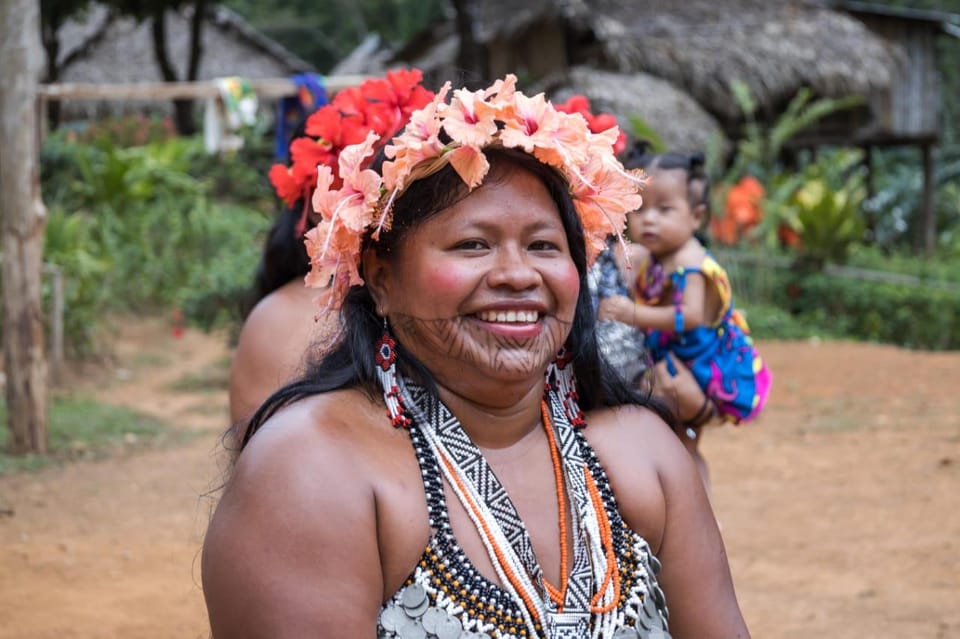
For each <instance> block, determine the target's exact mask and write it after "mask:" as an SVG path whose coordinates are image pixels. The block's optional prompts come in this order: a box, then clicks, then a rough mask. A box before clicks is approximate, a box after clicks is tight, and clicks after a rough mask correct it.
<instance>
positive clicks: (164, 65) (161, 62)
mask: <svg viewBox="0 0 960 639" xmlns="http://www.w3.org/2000/svg"><path fill="white" fill-rule="evenodd" d="M165 14H166V9H164V8H163V7H159V8H157V10H156V13H155V14H154V15H153V18H152V19H151V25H150V26H151V30H150V31H151V34H152V36H153V54H154V56H155V57H156V59H157V66H158V67H160V75H162V76H163V80H164V81H165V82H178V81H179V80H180V78H178V77H177V71H176V69H174V68H173V64H172V63H171V62H170V56H169V55H168V54H167V27H166V23H165V22H164V20H165V17H166V16H165ZM173 110H174V114H173V120H174V122H175V123H176V126H177V133H179V134H180V135H193V134H194V133H196V132H197V127H196V124H194V121H193V100H174V101H173Z"/></svg>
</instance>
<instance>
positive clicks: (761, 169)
mask: <svg viewBox="0 0 960 639" xmlns="http://www.w3.org/2000/svg"><path fill="white" fill-rule="evenodd" d="M730 91H731V94H732V95H733V98H734V100H736V102H737V106H738V107H739V108H740V111H741V112H742V113H743V116H744V118H745V120H746V123H745V125H744V133H745V135H744V137H743V138H741V139H740V140H739V141H738V142H737V144H736V156H735V158H734V163H733V165H732V166H731V167H730V169H729V170H728V171H727V174H726V176H725V178H724V180H723V181H724V182H727V183H732V182H735V181H737V180H739V179H740V178H742V177H743V176H744V175H746V174H750V175H752V176H754V177H755V178H757V179H758V180H760V181H761V182H763V183H764V184H766V183H767V181H768V179H769V178H770V177H771V176H772V175H773V174H774V173H776V172H777V171H778V170H779V168H780V155H781V152H782V151H783V148H784V145H785V144H786V143H787V142H789V141H790V140H791V139H792V138H794V137H795V136H796V135H797V134H798V133H800V132H801V131H803V130H804V129H807V128H809V127H810V126H812V125H814V124H816V123H817V122H819V121H820V120H822V119H823V118H825V117H826V116H828V115H830V114H831V113H835V112H837V111H842V110H844V109H849V108H851V107H854V106H856V105H858V104H861V103H862V102H863V99H862V98H861V97H859V96H847V97H844V98H816V99H815V97H814V93H813V91H812V90H811V89H809V88H807V87H803V88H801V89H800V90H799V91H797V94H796V95H795V96H794V97H793V99H792V100H790V103H789V104H788V105H787V108H786V110H785V111H784V112H783V114H782V115H780V116H779V117H778V118H777V119H776V121H774V122H773V124H771V125H769V126H764V125H763V124H762V123H760V122H759V121H758V120H757V118H756V113H757V108H758V105H757V102H756V100H755V99H754V97H753V93H752V92H751V91H750V86H749V85H748V84H747V83H746V82H744V81H742V80H733V81H732V82H731V83H730Z"/></svg>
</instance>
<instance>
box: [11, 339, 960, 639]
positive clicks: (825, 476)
mask: <svg viewBox="0 0 960 639" xmlns="http://www.w3.org/2000/svg"><path fill="white" fill-rule="evenodd" d="M760 348H761V351H762V352H763V353H764V355H765V357H766V359H767V360H768V362H769V363H770V366H771V368H772V369H773V371H774V374H775V376H776V379H775V387H774V394H773V396H772V399H771V402H770V404H769V408H768V410H767V412H766V414H765V416H764V418H763V420H762V422H760V423H758V424H756V425H754V426H749V427H746V428H742V429H734V428H732V427H725V428H723V429H719V430H717V431H715V432H710V433H708V434H707V436H706V439H705V451H706V454H707V457H708V461H709V462H710V464H711V469H712V471H713V477H714V503H715V506H716V510H717V513H718V517H719V518H720V520H721V522H722V524H723V527H724V537H725V539H726V543H727V549H728V552H729V555H730V557H731V568H732V571H733V574H734V580H735V582H736V584H737V589H738V594H739V596H740V601H741V605H742V607H743V609H744V613H745V615H746V617H747V620H748V622H749V624H750V627H751V630H752V633H753V636H754V637H756V638H758V639H766V638H773V639H794V638H796V639H800V638H801V637H804V638H806V637H811V636H820V637H831V638H836V639H845V638H849V639H853V638H857V639H862V638H865V637H902V638H913V637H917V638H927V637H931V638H948V637H956V638H960V606H958V605H957V602H958V601H960V509H958V508H957V505H958V502H957V496H956V495H957V488H958V487H960V353H951V354H932V353H913V352H908V351H903V350H899V349H894V348H890V347H881V346H871V345H858V344H832V343H825V344H819V345H817V344H811V343H769V342H768V343H761V344H760ZM117 353H118V357H119V361H120V365H121V366H122V367H123V368H124V369H125V370H126V371H128V373H127V374H126V377H127V378H126V379H122V380H116V381H114V382H113V383H111V384H108V385H106V386H104V387H102V388H100V389H99V390H98V391H97V395H98V396H99V397H101V398H103V399H105V400H108V401H114V402H118V403H122V404H124V405H128V406H133V407H137V408H139V409H141V410H145V411H148V412H153V413H155V414H158V415H161V416H164V417H165V418H168V419H170V418H172V420H173V421H174V422H175V423H176V427H177V428H181V429H187V430H190V431H193V432H195V433H196V437H194V438H192V439H191V440H190V441H189V443H187V444H183V445H180V446H177V447H173V448H159V449H150V450H146V451H139V452H135V453H132V454H122V455H119V456H115V457H112V458H110V459H108V460H105V461H101V462H82V463H75V464H71V465H68V466H66V467H64V468H60V469H52V470H47V471H43V472H40V473H35V474H23V475H17V476H12V477H5V478H0V499H3V500H5V501H6V502H8V503H9V504H11V505H12V506H13V507H14V508H15V510H16V514H15V515H14V516H12V517H4V518H0V638H2V639H6V638H10V639H13V638H17V639H53V638H57V639H67V638H72V637H82V638H84V639H87V638H112V637H118V638H119V637H123V638H124V639H161V638H168V637H169V638H174V637H175V638H177V639H183V638H188V639H190V638H195V637H196V638H199V637H205V636H207V633H206V627H205V618H204V609H203V599H202V594H201V592H200V589H199V586H198V583H199V567H198V552H199V548H200V543H201V538H202V533H203V529H204V524H205V522H206V520H207V517H208V511H209V500H206V499H204V498H203V497H202V496H201V495H202V494H203V493H204V492H205V491H207V490H209V489H210V488H211V487H213V486H214V485H216V482H217V479H218V477H219V475H220V472H221V469H222V457H221V456H219V455H218V452H217V450H218V446H217V445H218V433H219V432H220V430H221V429H222V427H223V426H224V422H225V415H226V412H225V411H226V402H225V396H224V393H223V392H222V391H211V390H206V391H202V392H190V391H186V390H178V389H180V388H182V387H183V386H185V384H183V383H182V382H183V380H185V379H188V378H189V379H193V380H199V381H202V380H209V379H210V378H211V377H213V378H216V377H217V375H220V376H222V374H223V370H224V362H225V358H226V357H227V356H228V352H227V350H226V348H225V346H224V343H223V340H221V339H219V338H216V337H209V336H204V335H200V334H197V333H194V332H191V331H188V332H187V334H186V336H185V337H184V338H182V339H179V340H175V339H173V338H172V337H170V335H169V330H168V329H167V327H165V326H164V325H163V323H161V322H146V323H142V324H138V325H135V326H128V327H127V328H126V329H125V330H124V331H123V332H122V334H121V336H120V341H119V343H118V346H117ZM177 382H181V383H177Z"/></svg>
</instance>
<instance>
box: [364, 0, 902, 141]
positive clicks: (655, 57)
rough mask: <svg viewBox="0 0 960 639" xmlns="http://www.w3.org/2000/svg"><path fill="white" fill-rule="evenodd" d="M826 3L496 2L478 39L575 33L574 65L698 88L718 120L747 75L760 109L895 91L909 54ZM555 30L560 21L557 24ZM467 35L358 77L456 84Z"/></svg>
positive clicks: (495, 42)
mask: <svg viewBox="0 0 960 639" xmlns="http://www.w3.org/2000/svg"><path fill="white" fill-rule="evenodd" d="M825 1H826V0H820V1H817V0H682V1H680V0H677V1H668V0H643V1H640V0H555V1H553V2H551V1H549V0H531V1H530V2H524V3H518V2H516V0H484V1H483V2H480V3H477V4H476V8H477V11H476V15H474V16H473V18H474V20H473V26H472V28H473V32H474V37H475V38H476V40H477V41H478V42H480V43H481V44H485V45H487V46H488V47H491V48H494V49H498V48H500V49H502V48H503V47H509V46H515V45H514V44H513V41H514V40H522V39H526V38H528V37H530V36H531V35H532V34H536V33H538V32H539V31H542V30H544V29H550V28H560V29H563V30H564V33H565V41H566V42H567V45H566V46H567V50H566V56H565V59H558V60H557V61H556V66H557V68H556V69H555V71H561V70H562V69H563V68H565V67H566V66H568V65H574V64H575V65H586V66H591V67H594V68H597V69H604V70H609V71H616V72H620V73H627V74H634V73H638V72H646V73H649V74H651V75H653V76H657V77H660V78H663V79H665V80H668V81H669V82H671V83H672V84H673V85H674V87H676V88H677V89H680V90H683V91H686V92H688V93H690V95H692V96H693V97H694V98H695V99H696V101H697V102H699V103H700V104H701V105H703V106H704V107H705V108H706V109H707V110H708V111H709V112H710V113H712V114H713V115H714V116H716V117H718V118H720V119H721V120H724V121H728V122H735V121H736V120H738V119H739V117H740V115H741V114H740V112H739V109H738V107H737V104H736V102H735V101H734V99H733V97H732V94H731V91H730V84H731V82H732V81H733V80H735V79H739V80H742V81H744V82H746V83H747V85H748V86H749V87H750V89H751V90H752V93H753V95H754V98H755V99H756V101H757V104H758V106H759V108H760V109H761V110H762V111H763V112H765V113H767V114H774V113H777V112H778V111H779V110H780V109H781V107H782V106H783V104H784V103H785V102H786V101H787V100H789V99H790V98H791V97H792V96H793V95H794V94H795V93H796V91H797V90H798V89H800V88H801V87H804V86H806V87H811V88H812V89H813V90H814V91H815V92H816V93H818V94H819V95H822V96H825V97H841V96H846V95H850V94H860V95H865V96H866V95H871V94H876V93H878V92H880V93H882V92H886V91H889V89H890V87H891V83H892V78H893V74H892V71H893V69H895V68H896V67H897V65H898V64H902V62H903V58H904V54H903V52H902V50H901V49H900V47H898V46H897V45H896V44H894V43H891V42H889V41H887V40H884V39H883V38H882V37H880V36H878V35H876V34H875V33H873V32H872V31H871V30H870V29H868V28H867V26H866V25H864V24H863V22H861V21H859V20H858V19H856V18H855V17H853V16H851V15H850V14H848V13H845V12H843V11H838V10H835V9H831V8H830V7H828V6H826V5H825V4H824V3H825ZM555 25H557V26H556V27H555ZM458 46H459V39H458V37H457V35H456V33H455V31H454V29H453V25H452V21H449V20H448V21H447V22H446V23H445V24H442V25H433V26H432V27H431V28H430V29H429V30H428V31H427V32H425V33H424V34H422V36H421V37H419V38H416V39H414V41H412V42H410V43H408V44H407V45H406V46H405V47H403V48H402V49H400V50H399V51H397V52H395V54H394V55H393V57H392V58H388V59H387V60H386V61H384V60H383V58H380V59H376V60H373V59H371V63H372V64H374V65H376V66H377V67H379V68H372V67H366V68H364V67H363V63H362V61H358V60H352V63H353V67H352V69H353V70H356V69H362V70H363V71H365V72H377V71H380V70H382V68H383V67H384V66H390V65H398V64H413V65H416V66H418V67H420V68H422V69H423V70H424V72H425V74H427V76H428V77H435V76H443V77H444V79H452V76H451V74H453V73H455V72H456V69H455V67H454V66H453V65H454V60H455V59H456V51H457V47H458Z"/></svg>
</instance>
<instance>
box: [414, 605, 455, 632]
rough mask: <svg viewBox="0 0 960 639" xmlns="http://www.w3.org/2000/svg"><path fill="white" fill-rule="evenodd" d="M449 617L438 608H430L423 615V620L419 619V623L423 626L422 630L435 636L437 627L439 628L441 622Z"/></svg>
mask: <svg viewBox="0 0 960 639" xmlns="http://www.w3.org/2000/svg"><path fill="white" fill-rule="evenodd" d="M449 616H450V615H448V614H447V613H445V612H444V611H442V610H440V609H439V608H430V609H429V610H427V611H426V612H425V613H423V619H421V620H420V622H421V623H422V624H423V629H424V630H426V631H427V632H429V633H430V634H433V635H435V634H437V626H439V625H440V623H441V622H443V621H446V619H447V617H449Z"/></svg>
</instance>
